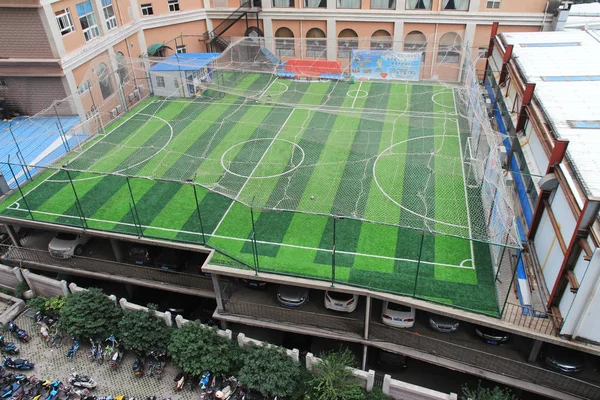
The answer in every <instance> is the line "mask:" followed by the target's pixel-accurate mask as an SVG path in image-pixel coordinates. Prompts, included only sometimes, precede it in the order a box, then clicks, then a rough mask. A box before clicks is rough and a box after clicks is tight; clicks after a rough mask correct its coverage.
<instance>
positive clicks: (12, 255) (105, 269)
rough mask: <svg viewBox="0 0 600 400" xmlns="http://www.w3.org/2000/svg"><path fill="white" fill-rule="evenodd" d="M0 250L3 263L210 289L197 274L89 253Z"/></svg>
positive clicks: (4, 247)
mask: <svg viewBox="0 0 600 400" xmlns="http://www.w3.org/2000/svg"><path fill="white" fill-rule="evenodd" d="M0 253H2V254H3V255H2V257H1V258H0V262H1V263H2V264H7V265H13V266H17V267H24V268H32V269H41V270H46V271H53V272H64V269H68V270H72V271H73V274H74V275H77V271H86V272H94V273H100V274H104V275H106V276H107V277H109V276H119V277H126V278H133V279H141V280H147V281H154V282H161V283H169V284H172V285H177V286H182V287H189V288H194V289H201V290H208V291H213V285H212V280H211V279H210V278H207V277H203V276H200V275H194V274H188V273H183V272H175V271H165V270H160V269H156V268H152V267H144V266H139V265H133V264H123V263H118V262H114V261H108V260H101V259H97V258H88V257H77V256H73V257H71V258H68V259H64V260H62V259H56V258H53V257H52V256H50V254H49V253H48V252H47V251H44V250H35V249H29V248H25V247H14V246H2V247H0Z"/></svg>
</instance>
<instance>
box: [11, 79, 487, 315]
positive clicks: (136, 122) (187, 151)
mask: <svg viewBox="0 0 600 400" xmlns="http://www.w3.org/2000/svg"><path fill="white" fill-rule="evenodd" d="M224 79H227V80H229V81H225V80H224ZM215 81H217V82H219V81H221V82H231V81H235V84H236V86H235V88H234V90H233V91H234V92H235V94H237V95H240V96H244V95H247V96H250V95H252V96H254V95H255V94H256V93H260V92H261V91H262V90H264V92H263V93H262V94H261V95H260V96H259V98H258V101H256V99H254V100H250V101H245V99H244V98H243V97H239V96H236V95H234V94H231V93H232V92H230V94H226V93H221V92H218V91H216V90H210V91H207V92H206V93H205V96H204V97H201V98H199V99H196V100H193V99H188V100H182V99H178V100H176V101H169V100H167V101H164V100H161V99H149V100H146V101H144V102H143V103H142V104H139V105H138V106H136V107H135V108H134V109H132V110H130V111H129V112H128V113H127V114H126V115H125V116H123V117H122V118H121V119H120V120H118V121H115V122H113V123H112V124H110V125H109V126H107V127H106V132H107V134H106V136H104V135H98V136H96V137H94V138H93V140H90V141H89V142H88V143H87V144H86V146H85V147H84V149H85V151H84V152H83V153H75V154H70V155H67V157H66V158H65V159H64V160H61V163H66V162H69V163H70V164H69V166H70V167H71V168H72V169H75V170H85V171H89V172H85V173H84V172H71V173H70V177H69V176H68V175H67V174H66V172H64V171H59V172H56V173H54V172H53V171H45V172H42V173H40V174H39V175H37V176H36V177H35V178H34V179H33V181H31V182H29V183H28V184H26V185H24V187H23V191H24V192H25V193H26V199H25V200H26V201H25V200H24V199H22V198H21V196H20V195H19V193H14V194H12V195H11V196H10V197H9V198H8V199H6V200H5V201H4V202H2V203H0V213H1V214H2V215H7V216H12V217H18V218H29V219H31V218H32V216H31V214H30V213H29V212H28V211H27V207H29V208H30V209H31V210H33V213H32V214H33V218H34V219H36V220H40V221H48V222H54V223H60V224H68V225H75V226H83V227H87V228H93V229H100V230H108V231H117V232H124V233H128V234H132V235H144V236H148V237H154V238H162V239H168V240H178V241H187V242H194V243H204V241H205V240H206V241H207V244H208V245H209V246H211V247H213V248H215V249H217V250H218V252H217V253H216V254H215V256H214V257H213V259H212V261H211V262H213V263H215V264H222V265H228V266H235V267H239V268H253V269H254V268H258V269H260V270H261V271H270V272H276V273H282V274H293V275H298V276H307V277H312V278H317V279H324V280H335V282H340V283H349V284H352V285H357V286H361V287H368V288H373V289H376V290H381V291H387V292H393V293H400V294H406V295H411V296H417V297H420V298H424V299H428V300H430V301H438V302H443V303H447V304H451V305H454V306H458V307H463V308H467V309H471V310H474V311H477V312H483V313H488V314H492V315H495V314H497V312H498V306H497V301H496V295H495V287H494V282H493V273H492V261H491V257H490V253H489V247H488V245H486V244H482V243H471V242H470V241H469V240H468V239H464V238H463V237H469V235H470V231H469V228H468V227H469V226H471V227H473V226H476V227H478V229H480V230H481V228H482V226H483V225H482V224H484V223H485V221H483V220H482V218H481V217H480V216H479V217H478V216H473V215H472V213H470V211H469V210H470V209H472V207H479V208H481V200H480V193H478V189H474V188H465V184H464V177H463V174H464V172H463V170H462V165H461V162H460V161H459V160H460V153H461V147H460V146H461V145H462V146H463V147H464V146H465V141H466V137H467V136H468V123H467V121H464V120H460V119H457V116H456V115H455V114H454V111H455V104H454V96H453V94H452V90H451V89H450V88H448V87H443V86H441V85H439V86H438V85H433V84H406V83H393V84H390V83H380V82H357V83H353V84H350V83H346V82H338V83H332V82H313V83H307V82H293V81H285V80H275V81H273V77H272V76H271V75H267V74H233V73H228V74H226V75H223V76H222V78H219V79H215ZM265 88H267V89H266V90H265ZM292 106H294V107H292ZM275 139H277V140H275ZM163 148H164V150H162V149H163ZM223 165H225V166H226V168H227V170H224V168H223ZM93 172H97V173H93ZM102 172H118V173H119V174H121V176H115V175H102ZM122 175H128V176H130V178H125V177H124V176H122ZM250 175H251V176H252V178H251V179H249V178H248V176H250ZM134 176H135V177H134ZM147 177H151V178H158V179H162V180H155V179H147ZM69 178H70V179H72V181H73V186H71V183H70V181H69ZM190 179H195V181H196V182H198V183H200V185H198V186H196V193H194V188H193V186H192V185H190V184H184V183H182V182H185V181H186V180H190ZM73 187H74V188H75V192H76V194H77V199H78V200H79V202H77V201H76V197H75V194H74V192H73ZM130 188H131V191H130ZM213 189H214V190H216V192H215V191H213ZM217 192H220V193H217ZM196 197H197V199H198V204H196V200H195V199H196ZM233 198H235V199H236V200H237V201H234V200H232V199H233ZM15 202H18V203H15ZM25 203H26V204H25ZM252 204H254V205H258V207H253V208H252V211H251V207H250V205H252ZM17 207H18V209H15V208H17ZM267 209H270V210H267ZM281 210H299V211H301V212H297V211H281ZM422 215H426V217H427V218H423V217H422ZM359 217H360V218H359ZM253 224H254V230H253ZM469 224H470V225H469ZM399 226H404V228H402V227H399ZM406 227H411V228H406ZM432 232H447V233H448V234H447V235H440V234H433V233H432ZM334 237H335V242H334ZM253 239H255V240H256V249H257V250H258V265H255V262H254V260H255V257H254V246H253V244H252V240H253ZM334 252H335V255H334ZM473 258H474V259H473ZM334 260H335V262H334ZM333 263H334V269H333V268H332V264H333Z"/></svg>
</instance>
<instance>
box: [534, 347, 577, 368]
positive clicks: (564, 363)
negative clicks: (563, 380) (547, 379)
mask: <svg viewBox="0 0 600 400" xmlns="http://www.w3.org/2000/svg"><path fill="white" fill-rule="evenodd" d="M543 357H544V363H545V364H546V366H547V367H548V368H550V369H553V370H554V371H557V372H560V373H561V374H576V373H577V372H581V371H583V365H584V362H585V361H584V357H583V353H581V352H579V351H576V350H572V349H568V348H566V347H562V346H552V345H548V348H547V349H546V351H545V352H544V356H543Z"/></svg>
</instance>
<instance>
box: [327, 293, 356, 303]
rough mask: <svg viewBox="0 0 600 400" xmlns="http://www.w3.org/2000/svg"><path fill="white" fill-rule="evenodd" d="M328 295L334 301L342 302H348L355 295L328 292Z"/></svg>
mask: <svg viewBox="0 0 600 400" xmlns="http://www.w3.org/2000/svg"><path fill="white" fill-rule="evenodd" d="M327 294H328V295H329V297H331V298H332V299H335V300H340V301H348V300H350V299H352V298H353V297H354V295H352V294H350V293H340V292H327Z"/></svg>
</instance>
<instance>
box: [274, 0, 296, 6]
mask: <svg viewBox="0 0 600 400" xmlns="http://www.w3.org/2000/svg"><path fill="white" fill-rule="evenodd" d="M273 7H287V8H294V0H273Z"/></svg>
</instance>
